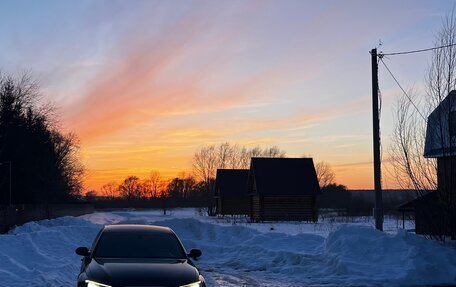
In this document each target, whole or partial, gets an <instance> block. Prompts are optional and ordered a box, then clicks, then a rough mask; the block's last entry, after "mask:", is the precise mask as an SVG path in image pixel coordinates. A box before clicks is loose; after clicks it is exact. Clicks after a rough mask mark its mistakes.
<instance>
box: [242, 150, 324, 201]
mask: <svg viewBox="0 0 456 287" xmlns="http://www.w3.org/2000/svg"><path fill="white" fill-rule="evenodd" d="M254 184H255V185H256V190H257V193H258V194H260V195H310V194H319V193H321V190H320V186H319V184H318V179H317V173H316V171H315V166H314V164H313V160H312V159H311V158H252V161H251V164H250V174H249V192H250V193H252V192H253V185H254Z"/></svg>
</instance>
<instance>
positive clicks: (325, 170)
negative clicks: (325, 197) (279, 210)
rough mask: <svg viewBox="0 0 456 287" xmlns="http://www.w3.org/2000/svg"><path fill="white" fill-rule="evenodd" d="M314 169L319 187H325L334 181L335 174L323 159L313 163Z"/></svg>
mask: <svg viewBox="0 0 456 287" xmlns="http://www.w3.org/2000/svg"><path fill="white" fill-rule="evenodd" d="M315 171H316V172H317V179H318V183H319V184H320V188H323V187H327V186H329V185H330V184H334V183H335V178H336V175H335V174H334V171H333V170H332V168H331V166H330V165H329V164H328V163H326V162H324V161H320V162H318V163H317V164H315Z"/></svg>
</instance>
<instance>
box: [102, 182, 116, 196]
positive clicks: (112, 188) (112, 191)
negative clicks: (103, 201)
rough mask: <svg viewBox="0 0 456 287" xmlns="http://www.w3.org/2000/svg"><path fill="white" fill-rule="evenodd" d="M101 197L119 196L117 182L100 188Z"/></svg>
mask: <svg viewBox="0 0 456 287" xmlns="http://www.w3.org/2000/svg"><path fill="white" fill-rule="evenodd" d="M100 191H101V195H103V196H106V197H108V198H114V197H116V196H119V185H118V184H117V183H115V182H109V183H107V184H105V185H103V186H102V187H101V188H100Z"/></svg>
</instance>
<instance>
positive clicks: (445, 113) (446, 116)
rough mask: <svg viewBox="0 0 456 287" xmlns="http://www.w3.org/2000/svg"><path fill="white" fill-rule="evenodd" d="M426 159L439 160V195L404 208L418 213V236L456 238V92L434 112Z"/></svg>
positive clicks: (425, 198)
mask: <svg viewBox="0 0 456 287" xmlns="http://www.w3.org/2000/svg"><path fill="white" fill-rule="evenodd" d="M424 157H426V158H435V159H436V160H437V191H436V192H431V193H429V194H426V195H424V196H422V197H419V198H417V199H415V200H413V201H411V202H409V203H406V204H404V205H402V206H401V207H400V208H399V210H401V209H402V211H405V210H407V209H409V210H412V211H413V212H414V213H415V227H416V233H418V234H429V235H455V234H456V214H455V207H456V91H451V92H450V94H448V96H447V97H446V98H445V99H444V100H443V101H442V102H441V103H440V104H439V105H438V106H437V107H436V108H435V109H434V111H432V113H431V114H430V115H429V117H428V121H427V127H426V141H425V146H424Z"/></svg>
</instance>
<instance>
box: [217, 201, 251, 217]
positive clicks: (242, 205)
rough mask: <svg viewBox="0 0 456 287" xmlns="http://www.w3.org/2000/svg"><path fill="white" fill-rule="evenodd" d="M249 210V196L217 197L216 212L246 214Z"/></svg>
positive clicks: (221, 213)
mask: <svg viewBox="0 0 456 287" xmlns="http://www.w3.org/2000/svg"><path fill="white" fill-rule="evenodd" d="M249 212H250V204H249V198H248V197H247V196H246V197H241V198H224V197H219V198H217V214H219V215H248V214H249Z"/></svg>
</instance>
